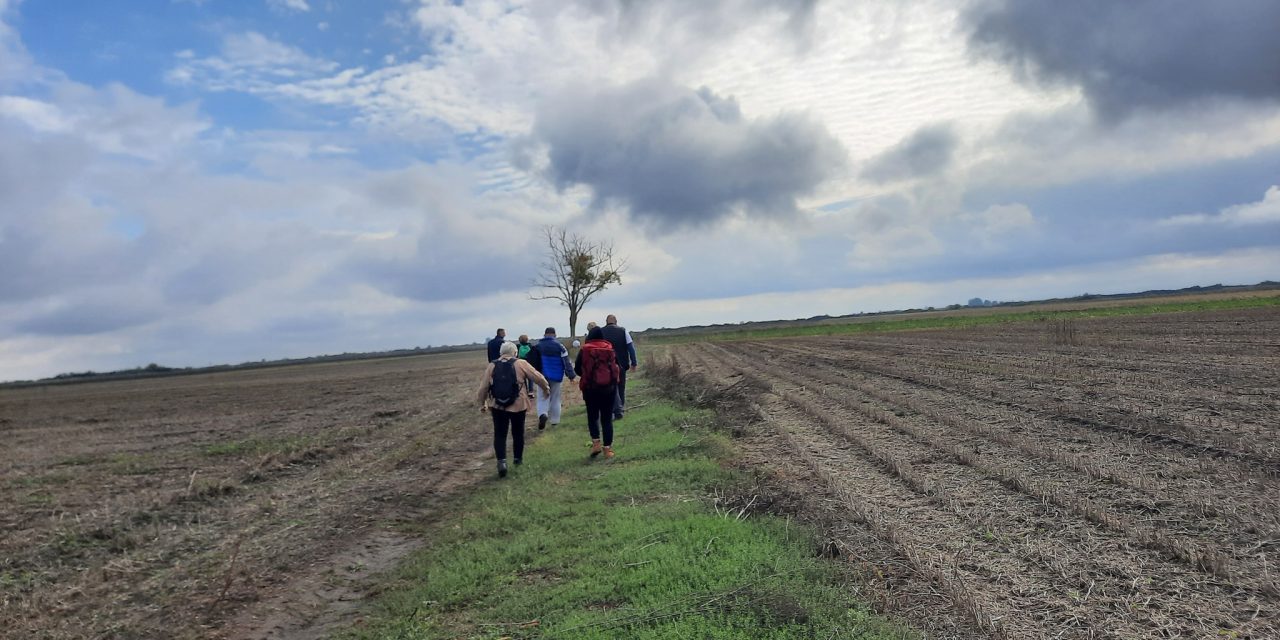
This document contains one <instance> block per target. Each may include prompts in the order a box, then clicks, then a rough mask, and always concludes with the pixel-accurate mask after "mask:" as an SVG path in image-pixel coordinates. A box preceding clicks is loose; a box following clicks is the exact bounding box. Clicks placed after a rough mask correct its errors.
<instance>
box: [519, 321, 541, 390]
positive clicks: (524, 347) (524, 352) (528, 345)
mask: <svg viewBox="0 0 1280 640" xmlns="http://www.w3.org/2000/svg"><path fill="white" fill-rule="evenodd" d="M532 350H533V343H532V342H529V334H527V333H522V334H520V337H519V338H517V339H516V357H517V358H520V359H521V360H524V361H526V362H528V363H529V364H532V365H533V369H534V370H535V371H539V372H541V368H540V364H541V363H538V364H535V363H534V362H533V361H532V360H530V359H529V352H530V351H532ZM527 382H528V386H527V387H526V388H527V389H528V390H529V395H533V380H528V381H527Z"/></svg>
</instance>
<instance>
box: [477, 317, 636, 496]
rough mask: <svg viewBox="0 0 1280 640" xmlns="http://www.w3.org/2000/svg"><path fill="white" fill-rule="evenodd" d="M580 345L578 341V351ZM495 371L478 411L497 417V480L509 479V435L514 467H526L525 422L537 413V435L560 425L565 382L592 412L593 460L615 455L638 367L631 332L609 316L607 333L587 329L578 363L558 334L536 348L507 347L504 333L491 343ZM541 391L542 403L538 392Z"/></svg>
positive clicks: (488, 373) (550, 330) (523, 342)
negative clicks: (630, 378)
mask: <svg viewBox="0 0 1280 640" xmlns="http://www.w3.org/2000/svg"><path fill="white" fill-rule="evenodd" d="M577 346H578V344H577V341H576V340H575V341H574V347H575V348H576V347H577ZM487 355H488V360H489V364H488V365H487V366H486V368H485V372H484V376H483V378H481V381H480V390H479V394H478V399H479V401H480V410H481V411H482V412H485V411H487V412H489V414H490V415H491V416H492V417H493V453H494V456H495V457H496V458H497V460H498V477H506V475H507V434H508V433H510V434H511V455H512V458H513V459H512V462H514V463H515V464H517V465H519V464H521V463H522V462H523V461H524V430H525V417H526V416H527V415H528V413H529V410H530V408H536V410H537V413H538V429H539V430H542V429H545V428H546V427H547V424H548V423H550V424H551V425H557V424H560V415H561V406H562V403H561V384H562V383H563V382H564V379H565V378H568V379H569V380H570V381H574V380H577V382H578V389H579V390H581V392H582V399H583V401H584V403H585V404H586V406H587V430H588V431H589V432H590V433H591V453H590V455H591V457H592V458H594V457H596V456H599V455H600V454H604V457H605V458H606V459H608V458H612V457H613V456H614V451H613V423H614V421H615V420H621V419H622V417H623V414H624V411H625V409H626V400H627V371H634V370H635V369H636V366H638V365H639V360H637V358H636V349H635V343H634V342H633V341H632V339H631V333H630V332H628V331H627V330H626V329H625V328H624V327H621V326H619V325H618V319H617V317H616V316H614V315H612V314H610V315H609V316H608V317H607V318H606V319H605V325H604V326H603V327H601V326H598V325H597V324H596V323H594V322H589V323H587V340H586V342H584V343H582V345H581V348H580V349H578V353H577V355H576V356H575V358H574V359H573V361H572V363H571V362H570V360H569V350H568V349H567V348H566V347H565V346H564V344H562V343H561V342H560V340H559V339H558V338H557V337H556V330H555V327H547V329H546V331H545V332H543V336H542V339H541V340H538V341H537V342H530V341H529V337H528V336H527V335H522V336H520V339H519V341H518V342H510V341H508V340H507V332H506V330H505V329H498V331H497V333H496V335H495V336H494V337H493V338H492V339H491V340H489V342H488V354H487ZM535 389H536V390H537V395H536V400H535V395H534V390H535Z"/></svg>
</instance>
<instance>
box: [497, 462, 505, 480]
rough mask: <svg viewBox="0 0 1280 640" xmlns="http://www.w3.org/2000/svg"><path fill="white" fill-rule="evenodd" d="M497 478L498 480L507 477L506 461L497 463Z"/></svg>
mask: <svg viewBox="0 0 1280 640" xmlns="http://www.w3.org/2000/svg"><path fill="white" fill-rule="evenodd" d="M498 477H499V478H505V477H507V461H506V460H499V461H498Z"/></svg>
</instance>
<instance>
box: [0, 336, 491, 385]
mask: <svg viewBox="0 0 1280 640" xmlns="http://www.w3.org/2000/svg"><path fill="white" fill-rule="evenodd" d="M483 348H484V345H483V344H480V343H476V344H463V345H447V346H440V347H414V348H412V349H393V350H391V351H369V352H363V353H339V354H333V355H322V356H310V357H307V358H284V359H280V360H258V361H256V362H242V363H240V364H217V365H211V366H207V367H166V366H162V365H158V364H155V363H151V364H149V365H147V366H145V367H134V368H132V369H121V370H119V371H79V372H72V373H59V374H58V375H56V376H53V377H52V378H42V379H39V380H19V381H15V382H4V383H0V388H5V387H26V386H33V385H42V384H73V383H76V382H98V381H102V380H133V379H137V378H158V377H162V376H178V375H189V374H198V373H216V372H218V371H244V370H247V369H265V368H268V367H287V366H290V365H296V364H311V363H319V362H344V361H348V360H376V359H379V358H400V357H405V356H423V355H429V354H433V353H453V352H457V351H474V350H477V349H483Z"/></svg>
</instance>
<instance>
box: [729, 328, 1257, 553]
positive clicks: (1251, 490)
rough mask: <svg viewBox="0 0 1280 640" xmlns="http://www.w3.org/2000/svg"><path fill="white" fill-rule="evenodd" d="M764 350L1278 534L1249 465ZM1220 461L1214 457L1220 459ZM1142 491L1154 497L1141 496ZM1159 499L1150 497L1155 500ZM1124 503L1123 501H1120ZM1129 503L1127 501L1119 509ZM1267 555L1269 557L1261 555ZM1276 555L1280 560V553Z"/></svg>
mask: <svg viewBox="0 0 1280 640" xmlns="http://www.w3.org/2000/svg"><path fill="white" fill-rule="evenodd" d="M742 348H743V349H750V350H759V351H760V352H763V353H767V354H768V355H769V357H770V358H771V359H776V361H779V362H785V363H789V364H790V365H792V366H801V365H803V366H808V367H811V368H813V369H814V371H813V375H814V376H815V377H816V378H818V379H819V380H821V382H822V383H823V384H825V385H829V386H832V387H840V388H844V387H848V388H852V389H856V390H857V391H859V392H861V393H864V394H867V395H869V396H871V397H873V398H875V399H876V400H878V401H880V402H883V403H885V404H887V405H889V406H891V407H901V408H905V409H908V410H909V411H911V412H914V413H918V414H920V415H922V416H925V417H927V418H928V419H929V420H932V421H933V422H934V423H935V424H938V425H945V426H946V427H949V428H950V429H953V430H957V431H960V432H965V433H968V434H971V435H972V436H975V437H977V438H981V439H985V440H989V441H993V442H996V443H999V444H1001V445H1004V446H1007V447H1012V448H1014V449H1017V450H1018V451H1020V452H1021V453H1023V454H1025V455H1026V456H1030V457H1036V458H1041V459H1043V460H1046V461H1051V462H1053V463H1057V464H1061V465H1065V466H1066V467H1069V468H1071V469H1072V470H1073V471H1075V472H1077V473H1080V474H1082V475H1085V476H1087V477H1089V478H1091V479H1093V480H1102V481H1106V482H1109V483H1113V484H1115V485H1120V486H1121V487H1124V488H1127V489H1130V490H1133V491H1136V492H1139V493H1140V494H1141V496H1134V498H1135V499H1134V500H1133V501H1132V502H1131V503H1130V506H1131V508H1132V510H1134V511H1138V512H1141V513H1143V514H1147V515H1152V516H1154V515H1159V512H1160V510H1161V508H1162V507H1163V508H1168V507H1174V506H1178V507H1184V506H1185V507H1188V508H1189V511H1186V512H1183V513H1182V514H1181V515H1182V516H1184V517H1185V519H1186V520H1187V521H1189V522H1200V521H1202V520H1204V519H1208V521H1210V522H1212V523H1214V524H1216V525H1217V528H1216V529H1214V530H1211V531H1207V532H1206V533H1208V534H1210V535H1211V537H1213V538H1216V539H1227V540H1229V539H1231V538H1232V537H1233V536H1238V535H1239V534H1249V535H1248V537H1244V538H1241V539H1240V540H1236V541H1235V543H1236V544H1237V545H1243V546H1244V547H1246V548H1247V547H1248V546H1251V545H1254V544H1255V543H1256V542H1257V538H1264V539H1265V538H1272V537H1280V482H1276V481H1275V480H1271V479H1268V478H1260V477H1258V476H1256V475H1255V474H1251V473H1248V469H1244V470H1241V471H1239V472H1237V473H1227V472H1226V471H1227V470H1226V469H1224V468H1223V466H1224V465H1222V464H1221V463H1220V462H1216V461H1213V460H1207V459H1205V458H1204V457H1202V456H1198V455H1191V454H1188V453H1186V452H1185V451H1182V450H1164V449H1162V448H1157V449H1155V450H1153V449H1152V448H1151V447H1149V446H1145V443H1144V442H1143V441H1140V440H1135V439H1132V438H1123V437H1121V436H1119V435H1118V434H1115V433H1112V432H1102V433H1098V432H1095V431H1092V430H1089V429H1086V428H1083V427H1081V426H1079V425H1077V424H1074V423H1072V422H1061V421H1049V420H1043V419H1040V418H1035V417H1030V416H1026V415H1022V414H1015V413H1013V412H1011V411H1009V410H1007V409H1005V408H1003V407H998V406H997V407H995V408H994V409H993V405H991V404H990V403H988V402H986V401H985V400H984V399H983V398H974V397H971V396H957V395H955V394H953V393H951V392H948V391H942V390H937V389H934V388H931V387H925V386H919V385H913V384H911V383H910V382H908V381H905V380H902V379H899V378H888V377H883V376H872V375H868V374H866V373H864V372H860V371H857V370H855V369H853V368H852V367H850V366H849V363H848V362H847V361H844V360H842V359H838V358H832V357H831V356H830V355H829V354H824V353H819V352H816V351H815V350H813V349H810V348H805V347H802V346H801V345H785V346H784V345H766V344H760V343H754V344H751V345H749V346H745V345H744V346H743V347H742ZM1215 462H1216V463H1215ZM1142 496H1146V497H1147V498H1148V499H1146V500H1143V499H1142ZM1153 501H1154V502H1155V504H1152V502H1153ZM1122 504H1123V503H1122ZM1120 510H1121V511H1125V510H1126V509H1120ZM1256 559H1257V560H1262V559H1264V558H1256ZM1273 561H1277V562H1280V557H1277V558H1274V559H1273Z"/></svg>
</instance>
